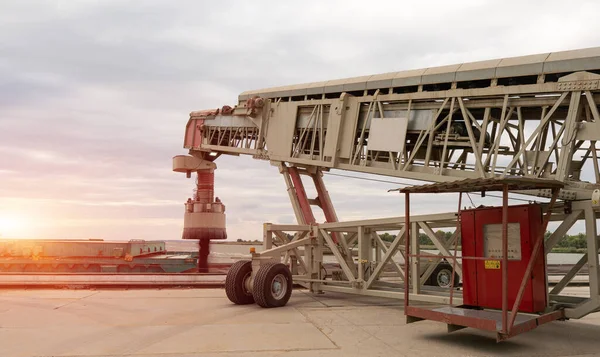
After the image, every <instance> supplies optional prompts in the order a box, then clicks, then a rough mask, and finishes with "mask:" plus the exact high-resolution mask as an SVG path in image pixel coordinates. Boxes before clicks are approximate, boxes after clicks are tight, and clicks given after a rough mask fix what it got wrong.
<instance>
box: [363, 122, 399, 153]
mask: <svg viewBox="0 0 600 357" xmlns="http://www.w3.org/2000/svg"><path fill="white" fill-rule="evenodd" d="M407 127H408V119H407V118H373V119H372V120H371V127H370V128H369V138H368V144H367V149H368V150H378V151H393V152H399V153H401V152H403V151H404V145H405V144H406V129H407Z"/></svg>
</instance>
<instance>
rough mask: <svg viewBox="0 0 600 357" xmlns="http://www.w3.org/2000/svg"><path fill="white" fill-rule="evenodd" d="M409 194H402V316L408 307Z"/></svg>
mask: <svg viewBox="0 0 600 357" xmlns="http://www.w3.org/2000/svg"><path fill="white" fill-rule="evenodd" d="M409 260H410V194H409V193H408V192H406V193H405V194H404V314H406V308H407V307H408V296H409V293H408V291H409V289H410V285H409V279H410V278H409V277H410V264H409Z"/></svg>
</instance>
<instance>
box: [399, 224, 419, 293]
mask: <svg viewBox="0 0 600 357" xmlns="http://www.w3.org/2000/svg"><path fill="white" fill-rule="evenodd" d="M411 225H412V226H411V227H410V229H411V239H410V243H411V245H412V247H411V248H410V249H411V250H412V252H413V254H417V255H418V254H420V250H421V249H420V247H419V228H418V227H419V226H418V225H417V222H412V223H411ZM398 238H400V237H398ZM420 262H421V258H418V257H415V258H414V259H412V272H411V277H410V279H411V280H412V281H411V286H412V293H413V294H420V293H421V279H420V276H419V275H420V269H419V265H420V264H419V263H420Z"/></svg>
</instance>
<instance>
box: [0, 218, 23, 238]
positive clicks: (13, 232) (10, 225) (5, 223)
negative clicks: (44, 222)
mask: <svg viewBox="0 0 600 357" xmlns="http://www.w3.org/2000/svg"><path fill="white" fill-rule="evenodd" d="M27 231H28V229H27V227H26V220H25V218H24V216H22V215H18V214H11V213H3V212H0V238H22V237H24V236H26V234H27Z"/></svg>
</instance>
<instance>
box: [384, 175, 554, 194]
mask: <svg viewBox="0 0 600 357" xmlns="http://www.w3.org/2000/svg"><path fill="white" fill-rule="evenodd" d="M505 185H506V186H508V190H509V191H511V190H514V191H521V190H536V189H553V188H559V189H560V188H563V187H564V184H563V183H562V182H560V181H556V180H546V179H533V178H526V177H504V178H483V179H466V180H459V181H451V182H440V183H433V184H428V185H419V186H410V187H405V188H399V189H395V190H392V191H400V192H402V193H445V192H481V191H486V192H489V191H502V190H503V188H504V186H505Z"/></svg>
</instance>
